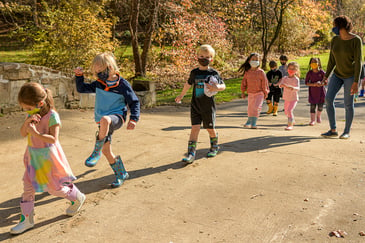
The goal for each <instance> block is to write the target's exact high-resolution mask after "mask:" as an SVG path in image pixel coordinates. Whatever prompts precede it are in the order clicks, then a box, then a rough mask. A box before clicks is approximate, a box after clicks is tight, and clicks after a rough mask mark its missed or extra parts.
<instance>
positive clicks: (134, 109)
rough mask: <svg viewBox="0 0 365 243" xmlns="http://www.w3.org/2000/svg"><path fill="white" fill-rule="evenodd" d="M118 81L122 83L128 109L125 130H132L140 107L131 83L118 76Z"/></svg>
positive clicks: (137, 118)
mask: <svg viewBox="0 0 365 243" xmlns="http://www.w3.org/2000/svg"><path fill="white" fill-rule="evenodd" d="M119 82H121V84H122V92H123V95H124V98H125V100H126V103H127V104H128V107H129V110H130V116H129V122H128V124H127V130H133V129H134V128H135V126H136V125H137V122H138V120H139V115H140V109H141V108H140V102H139V99H138V97H137V95H136V93H134V91H133V89H132V87H131V85H130V84H129V82H128V81H127V80H125V79H123V78H120V80H119Z"/></svg>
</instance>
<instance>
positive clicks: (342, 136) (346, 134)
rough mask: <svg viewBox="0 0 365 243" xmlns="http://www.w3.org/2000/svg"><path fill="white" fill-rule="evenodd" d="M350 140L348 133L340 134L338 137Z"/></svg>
mask: <svg viewBox="0 0 365 243" xmlns="http://www.w3.org/2000/svg"><path fill="white" fill-rule="evenodd" d="M349 138H350V134H348V133H342V135H341V136H340V139H349Z"/></svg>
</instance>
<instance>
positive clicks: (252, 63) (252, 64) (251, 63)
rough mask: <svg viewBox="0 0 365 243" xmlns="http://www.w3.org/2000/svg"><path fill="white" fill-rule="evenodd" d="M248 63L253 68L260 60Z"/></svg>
mask: <svg viewBox="0 0 365 243" xmlns="http://www.w3.org/2000/svg"><path fill="white" fill-rule="evenodd" d="M250 65H251V67H253V68H256V67H258V66H259V65H260V61H250Z"/></svg>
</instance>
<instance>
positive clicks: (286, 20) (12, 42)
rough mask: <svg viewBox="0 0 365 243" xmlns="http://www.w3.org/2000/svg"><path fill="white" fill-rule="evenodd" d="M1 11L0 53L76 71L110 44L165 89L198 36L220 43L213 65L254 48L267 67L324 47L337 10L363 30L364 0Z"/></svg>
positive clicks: (17, 0)
mask: <svg viewBox="0 0 365 243" xmlns="http://www.w3.org/2000/svg"><path fill="white" fill-rule="evenodd" d="M0 12H1V14H0V50H1V51H2V53H3V52H4V51H5V52H6V51H18V54H19V55H22V54H23V55H24V60H23V62H25V63H30V64H36V65H42V66H47V67H51V68H54V69H57V70H62V71H66V72H71V71H72V70H73V68H75V67H77V66H81V67H84V68H85V69H86V70H87V69H88V67H89V65H90V63H91V60H92V59H93V57H94V56H95V55H96V54H97V53H100V52H103V51H110V52H112V53H114V55H115V57H116V59H117V61H118V63H119V64H120V67H121V74H122V75H123V76H124V77H125V78H127V79H131V80H133V78H135V77H145V78H147V79H150V80H155V81H157V82H158V83H159V88H160V89H163V88H168V87H170V88H177V87H181V84H182V83H184V81H185V80H186V78H187V76H188V74H189V71H190V70H191V69H192V68H194V67H195V66H196V49H197V48H198V47H199V45H201V44H205V43H207V44H211V45H212V46H213V47H214V48H215V49H216V52H217V56H216V57H215V59H214V63H213V66H214V68H216V69H217V70H219V71H220V72H221V74H222V76H223V77H224V78H233V77H237V76H238V75H239V74H238V73H237V69H238V67H239V65H240V64H241V63H242V62H243V61H244V59H245V58H246V56H247V55H248V54H249V53H251V52H258V53H259V54H260V55H261V58H262V67H263V68H264V69H265V70H266V69H267V64H268V61H269V60H271V59H273V60H276V61H278V57H279V55H280V54H287V55H292V56H303V55H308V54H309V55H316V54H318V53H320V52H324V51H326V50H327V49H328V47H329V42H330V39H331V37H332V33H331V29H332V22H333V18H334V17H335V16H338V15H340V14H345V15H347V16H349V17H350V18H351V19H352V21H353V22H354V27H355V28H354V33H356V34H358V35H360V36H361V37H362V38H363V37H364V34H365V0H241V1H238V0H224V1H221V0H177V1H167V0H98V1H97V0H2V1H1V2H0ZM0 56H1V54H0ZM1 61H3V60H1Z"/></svg>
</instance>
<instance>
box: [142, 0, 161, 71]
mask: <svg viewBox="0 0 365 243" xmlns="http://www.w3.org/2000/svg"><path fill="white" fill-rule="evenodd" d="M150 4H151V5H150V16H149V24H148V27H147V31H146V34H145V39H144V44H143V51H142V57H141V59H142V73H144V74H146V67H147V57H148V52H149V50H150V47H151V43H152V35H153V32H154V30H155V27H156V24H157V17H158V10H159V0H152V1H150Z"/></svg>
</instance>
